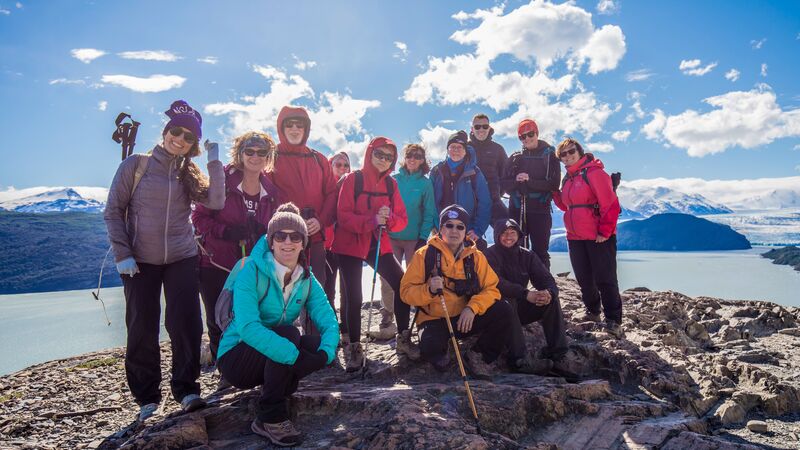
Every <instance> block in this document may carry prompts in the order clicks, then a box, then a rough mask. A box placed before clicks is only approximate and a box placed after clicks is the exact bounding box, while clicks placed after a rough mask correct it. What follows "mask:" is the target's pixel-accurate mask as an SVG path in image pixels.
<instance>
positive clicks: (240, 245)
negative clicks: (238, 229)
mask: <svg viewBox="0 0 800 450" xmlns="http://www.w3.org/2000/svg"><path fill="white" fill-rule="evenodd" d="M239 247H241V248H242V267H244V259H245V258H246V257H247V250H245V245H244V239H242V240H241V241H239Z"/></svg>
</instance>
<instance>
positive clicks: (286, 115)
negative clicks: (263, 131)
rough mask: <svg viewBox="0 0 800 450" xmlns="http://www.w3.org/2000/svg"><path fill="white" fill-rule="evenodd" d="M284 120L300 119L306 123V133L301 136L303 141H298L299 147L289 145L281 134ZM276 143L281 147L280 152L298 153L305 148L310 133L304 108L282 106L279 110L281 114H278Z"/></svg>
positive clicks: (309, 124)
mask: <svg viewBox="0 0 800 450" xmlns="http://www.w3.org/2000/svg"><path fill="white" fill-rule="evenodd" d="M286 119H302V120H304V121H305V122H306V132H305V134H304V135H303V140H302V141H300V144H299V145H291V144H289V141H288V140H287V139H286V135H285V134H283V126H282V125H283V121H284V120H286ZM276 125H277V127H278V142H279V143H280V144H279V145H280V146H281V150H288V151H299V150H301V149H303V148H305V146H306V142H307V141H308V135H309V133H310V132H311V118H310V117H308V112H306V110H305V109H304V108H301V107H299V106H284V107H283V108H281V112H280V113H278V122H277V124H276Z"/></svg>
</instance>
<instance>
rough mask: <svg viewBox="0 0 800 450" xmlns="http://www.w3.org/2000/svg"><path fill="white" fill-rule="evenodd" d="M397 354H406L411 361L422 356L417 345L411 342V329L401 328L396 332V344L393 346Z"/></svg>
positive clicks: (417, 359)
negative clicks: (401, 329)
mask: <svg viewBox="0 0 800 450" xmlns="http://www.w3.org/2000/svg"><path fill="white" fill-rule="evenodd" d="M395 351H396V352H397V356H400V355H406V356H407V357H408V359H410V360H412V361H419V358H420V357H421V356H422V355H420V352H419V346H417V344H415V343H413V342H411V330H403V331H401V332H400V333H397V346H396V347H395Z"/></svg>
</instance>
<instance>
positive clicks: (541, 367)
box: [511, 358, 553, 375]
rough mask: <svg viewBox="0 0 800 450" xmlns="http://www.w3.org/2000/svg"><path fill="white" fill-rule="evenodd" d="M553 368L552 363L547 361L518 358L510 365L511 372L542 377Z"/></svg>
mask: <svg viewBox="0 0 800 450" xmlns="http://www.w3.org/2000/svg"><path fill="white" fill-rule="evenodd" d="M552 368H553V361H551V360H549V359H535V358H519V359H517V360H516V361H514V363H513V364H512V365H511V371H512V372H516V373H527V374H532V375H544V374H546V373H548V372H550V369H552Z"/></svg>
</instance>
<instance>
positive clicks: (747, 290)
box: [0, 248, 800, 375]
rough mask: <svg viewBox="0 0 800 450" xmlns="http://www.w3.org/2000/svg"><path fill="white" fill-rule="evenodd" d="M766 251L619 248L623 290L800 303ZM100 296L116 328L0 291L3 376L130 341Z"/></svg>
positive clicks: (82, 301)
mask: <svg viewBox="0 0 800 450" xmlns="http://www.w3.org/2000/svg"><path fill="white" fill-rule="evenodd" d="M764 251H766V249H765V248H757V249H752V250H741V251H720V252H620V253H619V255H618V261H619V264H618V273H619V281H620V287H621V288H622V289H627V288H631V287H636V286H645V287H648V288H650V289H652V290H668V289H669V290H673V291H677V292H681V293H683V294H686V295H689V296H693V297H694V296H699V295H708V296H712V297H720V298H727V299H738V300H769V301H772V302H775V303H778V304H781V305H786V306H800V272H796V271H794V270H793V269H792V268H790V267H789V266H778V265H774V264H772V262H771V261H770V260H768V259H765V258H762V257H761V256H760V253H763V252H764ZM552 270H553V273H559V272H567V271H571V270H572V268H571V266H570V263H569V256H568V255H567V253H553V254H552ZM363 283H364V295H365V297H366V296H368V295H369V289H370V284H371V272H370V271H368V270H364V277H363ZM376 291H378V289H376ZM102 298H103V299H104V301H105V304H106V308H107V310H108V316H109V318H110V320H111V325H110V326H109V325H107V324H106V320H105V316H104V315H103V309H102V307H101V305H100V303H99V302H98V301H96V300H95V299H94V297H92V295H91V291H88V290H86V291H65V292H48V293H39V294H18V295H0V343H1V344H0V375H4V374H8V373H11V372H14V371H17V370H20V369H23V368H25V367H27V366H29V365H32V364H36V363H40V362H44V361H49V360H53V359H58V358H66V357H69V356H73V355H78V354H82V353H86V352H91V351H96V350H101V349H105V348H110V347H118V346H122V345H125V319H124V316H125V301H124V298H123V295H122V288H111V289H105V290H103V293H102ZM162 311H163V308H162ZM162 320H163V315H162ZM165 338H166V331H164V330H163V327H162V339H165Z"/></svg>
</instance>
